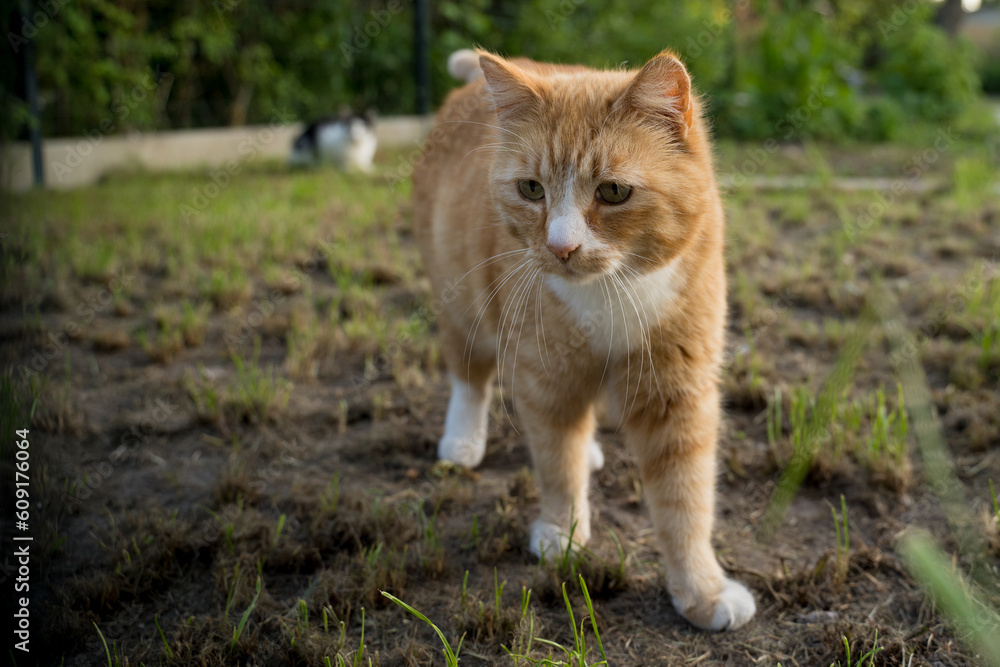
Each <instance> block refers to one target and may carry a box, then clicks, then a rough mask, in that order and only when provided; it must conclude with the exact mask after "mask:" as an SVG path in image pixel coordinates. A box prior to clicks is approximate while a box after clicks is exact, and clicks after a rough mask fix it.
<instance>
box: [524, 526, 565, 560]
mask: <svg viewBox="0 0 1000 667" xmlns="http://www.w3.org/2000/svg"><path fill="white" fill-rule="evenodd" d="M567 543H568V539H567V537H566V534H565V533H564V532H563V530H562V529H561V528H559V526H557V525H555V524H554V523H549V522H548V521H542V520H541V519H539V520H538V521H536V522H535V523H533V524H531V538H530V540H529V542H528V547H529V548H530V549H531V553H533V554H535V555H536V556H537V557H539V558H542V557H545V558H553V557H555V556H558V555H559V554H561V553H562V552H563V551H565V550H566V544H567Z"/></svg>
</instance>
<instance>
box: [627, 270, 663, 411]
mask: <svg viewBox="0 0 1000 667" xmlns="http://www.w3.org/2000/svg"><path fill="white" fill-rule="evenodd" d="M622 268H624V269H627V270H628V271H630V272H631V273H632V275H634V276H635V277H636V278H638V279H641V278H642V276H641V274H639V272H638V271H636V270H635V269H633V268H632V267H630V266H625V265H623V266H622ZM636 282H637V283H639V285H640V286H641V287H642V289H643V290H645V292H646V296H647V297H648V298H649V302H650V303H652V302H653V295H652V293H651V292H650V291H649V287H648V286H647V285H646V283H645V282H644V281H642V280H636ZM638 302H639V306H640V307H641V308H642V314H643V317H644V318H645V320H646V335H647V336H648V337H649V340H648V341H646V342H647V347H646V350H647V353H648V354H649V367H650V371H651V372H650V375H651V376H652V379H653V380H655V381H656V391H657V393H658V394H659V396H660V399H661V400H665V399H664V395H663V388H662V387H660V378H659V377H658V376H657V374H656V368H655V367H654V364H653V340H652V332H653V327H652V325H651V324H650V321H649V313H648V312H646V302H644V301H643V300H642V299H638ZM662 334H663V331H662V329H661V330H660V339H661V341H662V338H663V336H662ZM650 388H652V386H651V387H650ZM646 404H647V405H648V404H649V399H648V398H647V399H646Z"/></svg>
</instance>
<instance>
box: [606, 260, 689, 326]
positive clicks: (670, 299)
mask: <svg viewBox="0 0 1000 667" xmlns="http://www.w3.org/2000/svg"><path fill="white" fill-rule="evenodd" d="M624 254H626V255H632V256H634V257H638V258H640V259H645V260H647V261H650V262H652V261H653V260H651V259H649V258H647V257H643V256H642V255H637V254H635V253H632V252H626V253H624ZM621 267H622V268H624V267H625V265H624V264H622V265H621ZM632 271H633V272H634V273H635V274H636V275H637V276H638V277H637V278H636V280H637V281H641V282H642V284H643V286H647V281H646V280H643V278H644V276H642V274H640V273H638V272H637V271H635V269H632ZM650 286H651V287H652V288H653V289H655V290H656V292H657V293H658V294H659V295H660V296H662V297H663V298H664V299H666V300H667V301H668V302H669V303H670V305H671V306H672V307H673V309H674V310H676V311H677V312H679V313H680V314H681V315H682V316H683V317H684V319H685V320H687V321H688V323H689V324H691V323H692V322H691V318H689V317H688V316H687V313H686V312H684V309H683V308H681V307H680V306H679V305H678V303H677V301H676V300H675V299H674V298H673V297H672V296H670V294H668V293H667V292H665V291H664V290H663V288H662V287H660V286H659V285H650Z"/></svg>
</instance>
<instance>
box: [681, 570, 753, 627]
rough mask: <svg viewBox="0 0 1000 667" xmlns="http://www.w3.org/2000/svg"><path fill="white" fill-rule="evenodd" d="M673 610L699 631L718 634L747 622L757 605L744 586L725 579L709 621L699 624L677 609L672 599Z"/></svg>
mask: <svg viewBox="0 0 1000 667" xmlns="http://www.w3.org/2000/svg"><path fill="white" fill-rule="evenodd" d="M674 608H675V609H677V611H678V612H679V613H680V614H681V615H682V616H684V617H685V618H687V619H688V620H689V621H691V623H693V624H694V625H697V626H698V627H700V628H701V629H703V630H712V631H715V632H718V631H720V630H735V629H736V628H738V627H740V626H741V625H743V624H744V623H746V622H747V621H749V620H750V619H751V618H753V615H754V613H756V611H757V604H756V603H755V602H754V599H753V594H752V593H751V592H750V591H749V590H747V588H746V586H744V585H743V584H741V583H739V582H738V581H733V580H732V579H726V580H725V582H724V583H723V586H722V592H721V593H719V600H718V602H717V603H716V605H715V613H714V614H712V617H711V619H706V620H707V622H699V621H698V619H693V618H691V617H690V616H688V615H687V614H685V613H684V611H683V610H682V609H680V608H679V606H678V604H677V600H676V599H674Z"/></svg>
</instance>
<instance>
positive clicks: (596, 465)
mask: <svg viewBox="0 0 1000 667" xmlns="http://www.w3.org/2000/svg"><path fill="white" fill-rule="evenodd" d="M587 458H588V461H589V463H590V471H591V472H596V471H598V470H600V469H601V468H603V467H604V452H602V451H601V443H599V442H597V441H596V440H591V441H590V447H589V448H588V449H587Z"/></svg>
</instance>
